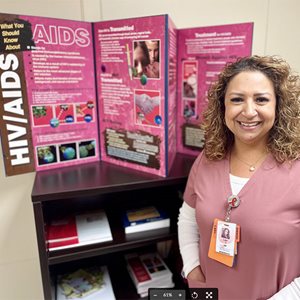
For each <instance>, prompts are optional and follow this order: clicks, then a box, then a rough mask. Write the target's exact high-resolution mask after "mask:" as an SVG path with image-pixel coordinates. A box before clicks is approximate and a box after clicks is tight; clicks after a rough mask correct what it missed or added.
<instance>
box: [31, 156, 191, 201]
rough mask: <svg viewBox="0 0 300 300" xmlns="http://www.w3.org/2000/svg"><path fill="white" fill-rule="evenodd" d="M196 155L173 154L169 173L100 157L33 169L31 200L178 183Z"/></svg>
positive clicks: (46, 199)
mask: <svg viewBox="0 0 300 300" xmlns="http://www.w3.org/2000/svg"><path fill="white" fill-rule="evenodd" d="M194 160H195V157H192V156H188V155H184V154H180V153H178V154H176V158H175V160H174V163H173V165H172V168H171V171H170V174H169V176H168V177H160V176H156V175H152V174H148V173H144V172H139V171H136V170H132V169H129V168H125V167H120V166H117V165H114V164H110V163H106V162H103V161H100V162H96V163H89V164H84V165H77V166H72V167H66V168H60V169H54V170H48V171H40V172H37V173H36V177H35V181H34V185H33V189H32V195H31V196H32V202H40V201H51V200H56V199H67V198H74V197H80V196H86V197H88V196H93V195H99V194H104V193H111V192H120V191H126V190H127V191H128V190H134V189H139V188H151V187H155V186H161V185H170V184H174V183H181V182H184V181H185V180H186V179H187V176H188V174H189V171H190V168H191V166H192V164H193V162H194Z"/></svg>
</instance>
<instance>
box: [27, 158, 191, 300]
mask: <svg viewBox="0 0 300 300" xmlns="http://www.w3.org/2000/svg"><path fill="white" fill-rule="evenodd" d="M193 160H194V158H192V157H189V156H185V155H182V154H177V156H176V159H175V162H174V164H173V166H172V170H171V172H170V175H169V176H168V177H167V178H163V177H158V176H155V175H151V174H146V173H142V172H137V171H134V170H131V169H127V168H123V167H119V166H116V165H112V164H108V163H105V162H99V163H92V164H86V165H81V166H74V167H68V168H62V169H56V170H49V171H43V172H38V173H37V174H36V178H35V182H34V186H33V190H32V202H33V209H34V217H35V225H36V232H37V239H38V248H39V257H40V265H41V274H42V282H43V290H44V297H45V299H55V292H54V290H55V288H54V287H55V278H56V276H57V275H58V274H61V273H62V272H66V271H72V270H73V269H75V268H78V267H79V266H86V265H90V264H91V265H93V264H105V265H107V266H108V268H109V271H110V276H111V280H112V284H113V288H114V292H115V295H116V298H117V299H138V294H136V292H135V289H134V285H133V283H131V280H130V278H129V275H128V273H127V271H126V267H125V266H124V260H123V257H124V253H127V252H134V251H136V250H137V249H143V248H145V249H152V248H153V247H155V245H156V243H157V242H160V241H165V240H170V239H172V240H174V242H173V249H172V251H171V253H172V257H171V258H170V264H171V266H170V268H171V270H173V272H174V274H175V273H176V274H178V273H179V270H177V268H178V265H177V266H176V264H177V263H178V261H180V257H179V252H178V246H177V217H178V209H179V207H180V206H181V204H182V197H181V196H182V193H183V191H184V188H185V184H186V180H187V176H188V173H189V171H190V168H191V165H192V163H193ZM143 205H160V206H161V207H163V208H164V209H165V210H166V211H167V212H168V214H169V215H170V217H171V226H170V229H169V230H159V229H158V230H153V231H148V232H143V233H142V234H134V235H130V236H128V235H127V236H126V235H125V233H124V229H123V226H122V219H121V213H122V211H124V210H126V209H129V208H134V207H136V206H143ZM96 209H104V210H105V211H106V214H107V216H108V219H109V223H110V227H111V231H112V234H113V241H111V242H105V243H98V244H93V245H86V246H80V247H76V248H69V249H63V250H57V251H49V250H48V249H47V246H46V240H45V224H46V223H47V222H49V221H50V220H51V219H53V218H54V217H58V216H63V215H68V214H71V213H79V212H83V211H92V210H96ZM179 265H180V263H179ZM176 274H175V275H176ZM175 282H176V279H175ZM178 282H179V283H178V284H179V285H180V279H179V281H178Z"/></svg>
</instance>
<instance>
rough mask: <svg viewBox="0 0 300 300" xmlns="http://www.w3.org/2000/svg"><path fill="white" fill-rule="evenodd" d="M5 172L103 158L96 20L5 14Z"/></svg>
mask: <svg viewBox="0 0 300 300" xmlns="http://www.w3.org/2000/svg"><path fill="white" fill-rule="evenodd" d="M0 97H1V98H0V100H1V102H0V114H1V119H0V129H1V140H2V147H3V155H4V163H5V169H6V174H7V175H15V174H21V173H25V172H30V171H33V170H45V169H51V168H57V167H63V166H68V165H75V164H80V163H83V162H91V161H97V160H99V150H98V146H97V145H98V124H97V109H96V91H95V79H94V57H93V36H92V25H91V24H90V23H86V22H78V21H69V20H58V19H51V18H41V17H31V16H21V15H5V14H3V15H2V14H1V15H0Z"/></svg>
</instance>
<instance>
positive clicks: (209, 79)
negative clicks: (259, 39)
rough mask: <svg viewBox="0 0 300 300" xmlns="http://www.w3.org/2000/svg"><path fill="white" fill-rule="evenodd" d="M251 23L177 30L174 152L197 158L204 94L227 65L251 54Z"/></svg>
mask: <svg viewBox="0 0 300 300" xmlns="http://www.w3.org/2000/svg"><path fill="white" fill-rule="evenodd" d="M252 34H253V23H242V24H233V25H222V26H210V27H199V28H190V29H180V30H178V43H177V45H178V46H177V49H178V57H177V58H178V85H177V90H178V94H177V104H178V107H177V151H178V152H181V153H186V154H191V155H197V154H198V153H199V151H200V150H201V149H202V148H203V146H204V133H203V131H202V130H201V129H200V128H199V124H200V122H201V113H202V112H203V109H204V108H205V107H206V103H207V92H208V89H209V87H210V86H211V84H212V83H213V82H214V80H215V79H216V78H217V76H218V74H219V73H220V71H221V70H222V69H223V67H224V66H225V64H226V63H228V62H230V61H234V60H236V59H237V58H238V57H243V56H248V55H251V49H252Z"/></svg>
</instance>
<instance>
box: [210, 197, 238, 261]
mask: <svg viewBox="0 0 300 300" xmlns="http://www.w3.org/2000/svg"><path fill="white" fill-rule="evenodd" d="M240 203H241V200H240V198H239V197H238V196H237V195H231V196H229V197H228V198H227V208H226V213H225V220H224V221H222V220H220V219H215V220H214V224H213V230H212V233H211V239H210V246H209V251H208V257H210V258H212V259H214V260H216V261H218V262H220V263H223V264H225V265H227V266H229V267H232V266H233V264H234V262H235V258H236V255H237V244H238V242H239V241H240V226H239V225H237V224H235V223H232V222H231V210H232V209H233V208H237V207H238V206H239V205H240Z"/></svg>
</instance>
